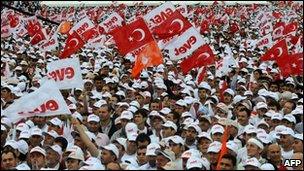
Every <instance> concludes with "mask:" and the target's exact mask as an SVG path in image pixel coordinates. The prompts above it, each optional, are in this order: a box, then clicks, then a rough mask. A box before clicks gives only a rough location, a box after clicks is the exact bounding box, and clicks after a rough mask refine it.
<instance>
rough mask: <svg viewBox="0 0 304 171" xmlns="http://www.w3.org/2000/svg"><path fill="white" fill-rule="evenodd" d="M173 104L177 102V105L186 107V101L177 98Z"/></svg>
mask: <svg viewBox="0 0 304 171" xmlns="http://www.w3.org/2000/svg"><path fill="white" fill-rule="evenodd" d="M175 104H177V105H179V106H184V107H187V103H186V102H185V101H184V100H182V99H180V100H178V101H177V102H176V103H175Z"/></svg>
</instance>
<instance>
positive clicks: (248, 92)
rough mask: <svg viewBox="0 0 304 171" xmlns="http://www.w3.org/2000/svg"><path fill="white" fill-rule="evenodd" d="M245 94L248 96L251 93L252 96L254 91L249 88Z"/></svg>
mask: <svg viewBox="0 0 304 171" xmlns="http://www.w3.org/2000/svg"><path fill="white" fill-rule="evenodd" d="M244 95H245V96H248V95H251V96H252V95H253V93H252V91H249V90H247V91H245V93H244Z"/></svg>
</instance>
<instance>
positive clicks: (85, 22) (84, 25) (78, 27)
mask: <svg viewBox="0 0 304 171" xmlns="http://www.w3.org/2000/svg"><path fill="white" fill-rule="evenodd" d="M93 27H95V25H94V24H93V22H92V21H91V20H90V19H89V18H88V17H85V18H83V19H82V20H80V21H79V22H78V23H77V24H75V25H74V27H73V28H71V30H70V31H69V34H72V33H73V31H76V32H77V33H78V34H79V35H82V34H83V33H84V32H86V31H87V30H89V29H91V28H93Z"/></svg>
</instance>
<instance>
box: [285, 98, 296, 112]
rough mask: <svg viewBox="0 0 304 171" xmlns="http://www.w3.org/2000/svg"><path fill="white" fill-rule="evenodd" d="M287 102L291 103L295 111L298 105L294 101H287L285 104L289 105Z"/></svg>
mask: <svg viewBox="0 0 304 171" xmlns="http://www.w3.org/2000/svg"><path fill="white" fill-rule="evenodd" d="M287 102H289V103H291V104H292V110H295V108H296V106H297V104H296V103H295V102H294V101H293V100H287V101H286V102H285V103H287ZM282 107H283V106H282Z"/></svg>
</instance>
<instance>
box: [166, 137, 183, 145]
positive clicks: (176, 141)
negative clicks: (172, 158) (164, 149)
mask: <svg viewBox="0 0 304 171" xmlns="http://www.w3.org/2000/svg"><path fill="white" fill-rule="evenodd" d="M169 141H172V142H173V143H174V144H181V145H184V144H185V141H184V139H183V138H182V137H180V136H178V135H174V136H171V137H170V138H169Z"/></svg>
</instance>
